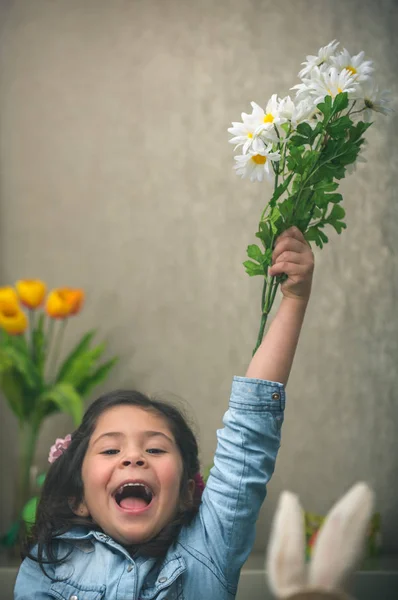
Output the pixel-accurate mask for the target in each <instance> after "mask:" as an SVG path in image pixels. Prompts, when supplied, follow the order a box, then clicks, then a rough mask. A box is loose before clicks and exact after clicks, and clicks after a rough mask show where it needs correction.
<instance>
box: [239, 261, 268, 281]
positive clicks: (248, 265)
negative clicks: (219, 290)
mask: <svg viewBox="0 0 398 600" xmlns="http://www.w3.org/2000/svg"><path fill="white" fill-rule="evenodd" d="M243 265H244V267H245V269H246V273H247V274H248V275H250V277H254V276H255V275H265V273H264V269H263V267H260V265H257V264H256V263H254V262H252V261H251V260H246V261H245V262H244V263H243Z"/></svg>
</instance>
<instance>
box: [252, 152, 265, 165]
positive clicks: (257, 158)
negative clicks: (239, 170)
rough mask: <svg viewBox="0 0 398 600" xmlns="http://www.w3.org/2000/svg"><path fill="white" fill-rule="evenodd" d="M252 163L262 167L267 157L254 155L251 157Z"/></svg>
mask: <svg viewBox="0 0 398 600" xmlns="http://www.w3.org/2000/svg"><path fill="white" fill-rule="evenodd" d="M252 161H253V162H255V163H256V165H264V164H265V163H266V161H267V157H266V156H263V155H262V154H255V155H254V156H252Z"/></svg>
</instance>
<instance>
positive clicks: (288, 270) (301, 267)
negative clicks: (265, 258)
mask: <svg viewBox="0 0 398 600" xmlns="http://www.w3.org/2000/svg"><path fill="white" fill-rule="evenodd" d="M313 271H314V263H306V264H302V263H294V262H287V261H280V262H278V263H275V264H274V265H272V267H270V268H269V269H268V273H269V274H270V275H271V277H275V276H276V275H282V274H285V275H288V276H289V277H295V276H297V277H300V278H306V277H308V276H309V275H311V274H312V272H313Z"/></svg>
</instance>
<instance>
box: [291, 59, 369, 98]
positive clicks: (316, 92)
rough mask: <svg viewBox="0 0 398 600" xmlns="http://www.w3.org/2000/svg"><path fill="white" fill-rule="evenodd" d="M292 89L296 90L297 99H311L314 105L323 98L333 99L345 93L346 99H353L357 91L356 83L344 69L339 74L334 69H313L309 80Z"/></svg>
mask: <svg viewBox="0 0 398 600" xmlns="http://www.w3.org/2000/svg"><path fill="white" fill-rule="evenodd" d="M292 89H297V94H296V96H297V97H299V96H302V97H304V99H307V100H308V99H309V98H310V97H312V98H313V102H314V104H315V105H317V104H319V103H320V102H322V100H323V99H324V98H325V96H332V98H334V97H335V96H337V94H341V93H343V92H347V93H348V97H350V96H351V97H353V96H354V94H355V92H356V91H357V90H358V83H356V82H355V80H354V78H353V77H352V76H351V74H350V72H349V71H347V70H346V69H343V71H341V72H339V71H338V70H337V69H336V68H335V67H331V68H330V69H328V70H321V69H319V67H314V68H313V70H312V71H311V79H307V80H304V81H303V83H302V84H299V85H295V86H294V88H292Z"/></svg>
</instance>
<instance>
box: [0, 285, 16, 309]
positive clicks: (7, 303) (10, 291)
mask: <svg viewBox="0 0 398 600" xmlns="http://www.w3.org/2000/svg"><path fill="white" fill-rule="evenodd" d="M17 308H19V301H18V295H17V292H16V291H15V290H14V288H13V287H11V286H5V287H0V310H3V309H5V310H12V309H17Z"/></svg>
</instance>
